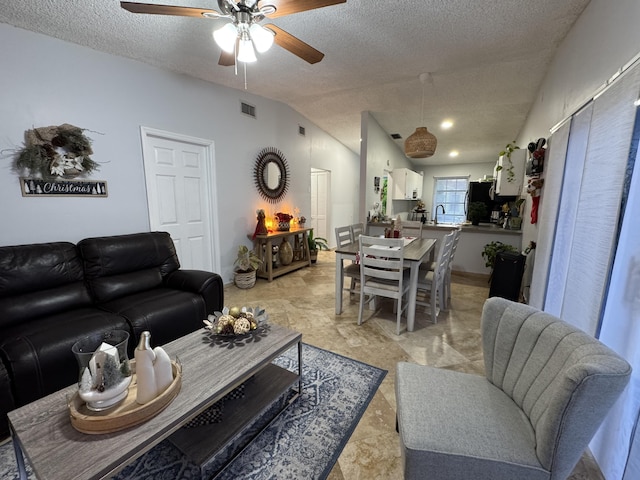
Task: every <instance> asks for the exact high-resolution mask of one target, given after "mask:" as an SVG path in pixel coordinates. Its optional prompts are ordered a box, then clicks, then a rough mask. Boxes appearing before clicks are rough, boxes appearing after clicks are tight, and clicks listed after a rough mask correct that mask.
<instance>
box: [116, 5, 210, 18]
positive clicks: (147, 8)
mask: <svg viewBox="0 0 640 480" xmlns="http://www.w3.org/2000/svg"><path fill="white" fill-rule="evenodd" d="M120 6H121V7H122V8H124V9H125V10H127V11H129V12H131V13H151V14H154V15H178V16H180V17H199V18H204V14H205V13H209V14H213V15H220V12H218V11H217V10H210V9H206V8H192V7H174V6H172V5H155V4H150V3H135V2H120Z"/></svg>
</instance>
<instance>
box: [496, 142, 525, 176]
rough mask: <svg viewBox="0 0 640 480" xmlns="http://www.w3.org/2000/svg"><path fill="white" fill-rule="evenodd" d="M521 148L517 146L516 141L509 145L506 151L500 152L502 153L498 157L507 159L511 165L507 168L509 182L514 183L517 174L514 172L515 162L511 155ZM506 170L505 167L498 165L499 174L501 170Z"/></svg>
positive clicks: (505, 148)
mask: <svg viewBox="0 0 640 480" xmlns="http://www.w3.org/2000/svg"><path fill="white" fill-rule="evenodd" d="M519 149H520V147H519V146H517V145H516V141H515V140H514V141H513V142H511V143H507V146H506V147H504V150H502V151H500V153H499V154H498V156H500V157H503V156H504V157H507V162H508V163H509V165H508V166H507V167H506V168H507V182H509V183H512V182H513V181H514V180H515V176H516V174H515V172H514V171H513V162H512V161H511V154H512V153H513V152H514V151H515V150H519ZM503 168H504V165H498V166H497V167H496V171H497V172H499V171H500V170H502V169H503Z"/></svg>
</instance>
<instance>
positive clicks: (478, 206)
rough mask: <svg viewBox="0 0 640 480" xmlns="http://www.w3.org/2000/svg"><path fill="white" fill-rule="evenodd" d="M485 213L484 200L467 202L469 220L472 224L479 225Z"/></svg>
mask: <svg viewBox="0 0 640 480" xmlns="http://www.w3.org/2000/svg"><path fill="white" fill-rule="evenodd" d="M486 214H487V205H486V204H485V203H484V202H471V203H470V204H469V215H468V217H469V221H471V224H472V225H479V224H480V220H481V219H482V217H484V216H485V215H486Z"/></svg>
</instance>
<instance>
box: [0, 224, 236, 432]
mask: <svg viewBox="0 0 640 480" xmlns="http://www.w3.org/2000/svg"><path fill="white" fill-rule="evenodd" d="M223 305H224V292H223V283H222V279H221V278H220V276H219V275H218V274H216V273H211V272H204V271H199V270H181V269H180V263H179V261H178V257H177V255H176V250H175V246H174V244H173V241H172V240H171V237H170V236H169V234H168V233H165V232H149V233H138V234H131V235H119V236H111V237H98V238H87V239H84V240H82V241H80V242H79V243H78V244H77V245H74V244H73V243H68V242H56V243H43V244H33V245H19V246H8V247H0V439H1V438H4V437H6V436H7V435H8V434H9V430H8V422H7V412H9V411H10V410H13V409H14V408H17V407H20V406H22V405H25V404H27V403H29V402H32V401H34V400H36V399H38V398H41V397H43V396H45V395H48V394H50V393H52V392H55V391H57V390H59V389H61V388H63V387H66V386H68V385H70V384H72V383H74V382H76V381H77V376H78V366H77V363H76V360H75V357H74V356H73V354H72V352H71V346H72V345H73V344H74V342H75V341H76V340H78V339H79V338H81V337H83V336H85V335H90V334H93V333H99V332H104V331H109V330H115V329H122V330H126V331H128V332H129V334H130V339H129V344H128V347H129V354H130V357H133V350H134V349H135V346H136V345H137V342H138V340H139V338H140V333H141V332H143V331H145V330H148V331H150V332H151V339H152V344H153V345H154V346H155V345H163V344H165V343H167V342H170V341H171V340H174V339H176V338H178V337H181V336H183V335H185V334H187V333H190V332H192V331H195V330H197V329H199V328H202V327H203V323H202V320H203V319H205V318H206V317H207V315H208V314H210V313H212V312H214V311H216V310H218V311H219V310H221V309H222V307H223Z"/></svg>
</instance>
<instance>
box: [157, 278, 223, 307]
mask: <svg viewBox="0 0 640 480" xmlns="http://www.w3.org/2000/svg"><path fill="white" fill-rule="evenodd" d="M164 283H165V285H166V286H167V287H169V288H175V289H177V290H184V291H187V292H193V293H197V294H198V295H201V296H202V298H204V302H205V307H206V311H207V314H212V313H213V312H215V311H218V312H219V311H221V310H222V308H223V307H224V285H223V283H222V277H220V275H218V274H217V273H212V272H205V271H203V270H176V271H175V272H172V273H170V274H169V275H167V276H166V277H165V280H164Z"/></svg>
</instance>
